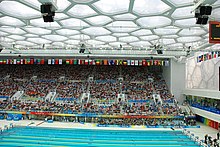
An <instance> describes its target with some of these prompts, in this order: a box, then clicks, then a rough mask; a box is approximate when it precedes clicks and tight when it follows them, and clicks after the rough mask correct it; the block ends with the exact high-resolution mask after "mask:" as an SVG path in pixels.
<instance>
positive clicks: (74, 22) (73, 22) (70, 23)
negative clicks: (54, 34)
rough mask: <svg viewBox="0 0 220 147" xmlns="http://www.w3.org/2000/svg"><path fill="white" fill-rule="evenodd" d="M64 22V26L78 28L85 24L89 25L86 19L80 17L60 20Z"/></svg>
mask: <svg viewBox="0 0 220 147" xmlns="http://www.w3.org/2000/svg"><path fill="white" fill-rule="evenodd" d="M60 22H61V23H62V25H63V26H65V27H76V29H77V28H78V29H81V27H83V26H89V25H88V24H87V23H85V22H84V21H82V20H80V19H76V18H70V19H66V20H62V21H60Z"/></svg>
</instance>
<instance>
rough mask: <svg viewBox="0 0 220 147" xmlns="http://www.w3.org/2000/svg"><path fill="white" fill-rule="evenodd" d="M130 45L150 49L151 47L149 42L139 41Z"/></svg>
mask: <svg viewBox="0 0 220 147" xmlns="http://www.w3.org/2000/svg"><path fill="white" fill-rule="evenodd" d="M129 44H130V45H132V46H136V47H149V46H150V45H151V44H150V43H149V42H148V41H138V42H132V43H129Z"/></svg>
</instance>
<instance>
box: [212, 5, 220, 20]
mask: <svg viewBox="0 0 220 147" xmlns="http://www.w3.org/2000/svg"><path fill="white" fill-rule="evenodd" d="M219 14H220V8H217V9H215V10H213V11H212V17H213V19H214V20H216V21H220V15H219Z"/></svg>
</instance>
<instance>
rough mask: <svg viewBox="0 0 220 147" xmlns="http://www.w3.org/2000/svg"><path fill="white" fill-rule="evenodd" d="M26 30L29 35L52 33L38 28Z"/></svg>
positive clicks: (27, 28)
mask: <svg viewBox="0 0 220 147" xmlns="http://www.w3.org/2000/svg"><path fill="white" fill-rule="evenodd" d="M24 29H25V30H26V31H27V32H29V33H33V34H38V35H45V34H50V33H51V30H48V29H42V28H36V27H26V28H24Z"/></svg>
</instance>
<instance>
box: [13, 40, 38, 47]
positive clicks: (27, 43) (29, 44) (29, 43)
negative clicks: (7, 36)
mask: <svg viewBox="0 0 220 147" xmlns="http://www.w3.org/2000/svg"><path fill="white" fill-rule="evenodd" d="M16 44H20V45H26V46H34V45H36V44H34V43H31V42H28V41H16Z"/></svg>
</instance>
